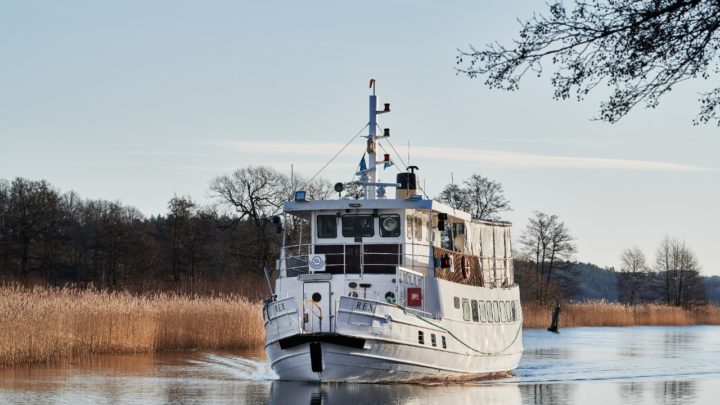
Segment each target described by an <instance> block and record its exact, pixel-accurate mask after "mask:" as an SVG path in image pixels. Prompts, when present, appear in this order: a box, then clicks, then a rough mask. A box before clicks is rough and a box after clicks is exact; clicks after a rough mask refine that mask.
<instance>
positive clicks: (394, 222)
mask: <svg viewBox="0 0 720 405" xmlns="http://www.w3.org/2000/svg"><path fill="white" fill-rule="evenodd" d="M380 236H382V237H385V238H389V237H398V236H400V215H396V214H392V215H380Z"/></svg>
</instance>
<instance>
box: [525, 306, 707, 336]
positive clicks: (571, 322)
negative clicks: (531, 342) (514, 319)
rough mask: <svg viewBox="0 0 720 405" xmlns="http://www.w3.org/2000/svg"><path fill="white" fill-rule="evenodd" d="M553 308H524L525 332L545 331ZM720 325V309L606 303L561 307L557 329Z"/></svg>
mask: <svg viewBox="0 0 720 405" xmlns="http://www.w3.org/2000/svg"><path fill="white" fill-rule="evenodd" d="M552 311H553V307H548V306H542V305H537V304H532V303H531V304H524V305H523V326H524V327H525V328H530V329H532V328H547V327H549V326H550V320H551V315H552ZM687 325H720V307H717V306H714V305H706V306H699V307H696V308H693V309H683V308H680V307H673V306H668V305H661V304H639V305H626V304H618V303H612V302H605V301H590V302H576V303H568V304H564V305H563V306H562V307H561V311H560V320H559V327H561V328H562V327H575V326H687Z"/></svg>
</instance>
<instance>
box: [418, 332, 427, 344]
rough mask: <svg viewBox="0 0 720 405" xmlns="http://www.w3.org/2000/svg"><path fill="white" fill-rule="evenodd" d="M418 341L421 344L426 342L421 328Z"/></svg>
mask: <svg viewBox="0 0 720 405" xmlns="http://www.w3.org/2000/svg"><path fill="white" fill-rule="evenodd" d="M418 343H420V344H421V345H424V344H425V334H424V333H423V331H421V330H419V331H418Z"/></svg>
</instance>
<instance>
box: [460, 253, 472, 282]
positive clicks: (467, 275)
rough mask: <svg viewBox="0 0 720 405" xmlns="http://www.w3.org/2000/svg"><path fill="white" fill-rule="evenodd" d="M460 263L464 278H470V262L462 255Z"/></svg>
mask: <svg viewBox="0 0 720 405" xmlns="http://www.w3.org/2000/svg"><path fill="white" fill-rule="evenodd" d="M460 264H461V265H462V275H463V278H464V279H465V280H467V279H469V278H470V263H469V260H467V258H466V257H465V256H462V258H461V259H460Z"/></svg>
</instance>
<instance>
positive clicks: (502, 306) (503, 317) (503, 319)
mask: <svg viewBox="0 0 720 405" xmlns="http://www.w3.org/2000/svg"><path fill="white" fill-rule="evenodd" d="M499 306H500V322H507V307H506V306H505V301H500V304H499Z"/></svg>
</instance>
